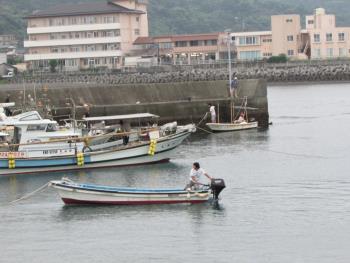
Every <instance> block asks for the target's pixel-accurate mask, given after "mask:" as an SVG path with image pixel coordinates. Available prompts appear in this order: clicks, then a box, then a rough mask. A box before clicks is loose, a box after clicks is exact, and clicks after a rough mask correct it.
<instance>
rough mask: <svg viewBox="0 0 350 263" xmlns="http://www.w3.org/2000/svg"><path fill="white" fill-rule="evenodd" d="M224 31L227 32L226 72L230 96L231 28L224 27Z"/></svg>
mask: <svg viewBox="0 0 350 263" xmlns="http://www.w3.org/2000/svg"><path fill="white" fill-rule="evenodd" d="M225 33H227V52H228V74H229V87H230V94H231V97H232V92H231V89H232V86H231V85H232V63H231V29H226V30H225Z"/></svg>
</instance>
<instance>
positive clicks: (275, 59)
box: [267, 54, 288, 63]
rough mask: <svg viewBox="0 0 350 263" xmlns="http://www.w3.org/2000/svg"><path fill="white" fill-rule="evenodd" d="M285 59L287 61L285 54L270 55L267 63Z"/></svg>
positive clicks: (283, 61) (280, 61)
mask: <svg viewBox="0 0 350 263" xmlns="http://www.w3.org/2000/svg"><path fill="white" fill-rule="evenodd" d="M287 61H288V58H287V56H286V54H280V55H278V56H272V57H269V59H268V60H267V62H268V63H286V62H287Z"/></svg>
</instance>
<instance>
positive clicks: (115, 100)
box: [0, 80, 268, 127]
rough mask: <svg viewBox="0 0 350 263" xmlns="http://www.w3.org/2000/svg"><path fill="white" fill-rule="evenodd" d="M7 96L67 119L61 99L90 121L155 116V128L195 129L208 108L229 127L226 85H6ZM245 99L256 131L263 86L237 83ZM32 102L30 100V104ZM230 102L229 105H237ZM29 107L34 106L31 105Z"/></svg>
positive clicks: (264, 112) (262, 115) (263, 108)
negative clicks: (92, 118)
mask: <svg viewBox="0 0 350 263" xmlns="http://www.w3.org/2000/svg"><path fill="white" fill-rule="evenodd" d="M7 94H10V95H11V100H13V101H15V102H16V104H17V105H18V106H19V107H22V106H23V102H24V97H25V98H26V100H25V101H26V104H28V103H29V104H30V101H28V96H30V97H31V98H33V100H36V101H37V104H38V105H39V106H40V105H45V104H46V105H51V106H52V109H53V110H52V112H53V114H54V115H63V114H70V113H71V109H70V108H69V107H67V105H66V104H67V98H72V99H73V100H74V101H75V103H76V105H78V107H77V117H78V118H80V117H82V115H83V114H84V108H83V107H82V105H83V104H84V103H86V104H89V105H91V110H90V115H91V116H98V115H113V114H127V113H138V112H151V113H154V114H157V115H159V116H161V119H160V122H162V123H163V122H168V121H174V120H177V121H179V123H186V122H194V123H197V122H198V121H199V120H200V119H201V118H202V117H203V116H204V114H205V113H206V112H207V111H208V103H212V104H214V105H217V107H219V108H220V116H221V121H229V120H230V116H229V112H230V111H229V105H230V99H229V91H228V85H227V81H223V80H217V81H186V82H171V83H141V84H120V85H116V84H97V83H93V84H85V83H84V84H79V83H66V84H63V83H62V84H57V83H48V84H33V83H32V84H10V85H1V86H0V97H1V98H5V97H6V95H7ZM237 94H238V96H239V97H240V98H243V97H245V96H247V98H248V106H249V107H252V108H256V110H252V111H250V112H249V116H250V117H252V118H256V119H257V120H258V121H259V122H260V124H261V126H264V127H266V126H267V125H268V101H267V84H266V82H265V81H264V80H242V81H240V85H239V88H238V92H237ZM35 98H36V99H35ZM241 103H242V101H241V99H235V105H241ZM33 106H34V107H35V103H34V105H33Z"/></svg>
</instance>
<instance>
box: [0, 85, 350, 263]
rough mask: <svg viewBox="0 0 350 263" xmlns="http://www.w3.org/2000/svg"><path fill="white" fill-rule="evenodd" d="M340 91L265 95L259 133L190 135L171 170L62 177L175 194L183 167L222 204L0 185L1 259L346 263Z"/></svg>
mask: <svg viewBox="0 0 350 263" xmlns="http://www.w3.org/2000/svg"><path fill="white" fill-rule="evenodd" d="M349 98H350V84H328V85H310V86H302V85H301V86H286V87H282V86H278V87H271V88H269V103H270V115H271V120H272V121H273V123H274V125H273V126H272V127H271V128H270V130H269V131H265V132H257V131H249V132H238V133H226V134H220V135H208V134H198V135H195V136H193V137H192V138H191V139H190V140H189V141H188V142H186V144H184V145H183V146H181V147H180V148H179V149H178V150H177V151H176V153H174V159H173V162H171V163H169V164H162V165H154V166H144V167H133V168H118V169H107V170H97V171H90V172H78V173H67V174H65V175H67V176H69V177H70V178H72V179H74V180H77V181H81V182H92V183H98V184H106V185H117V186H135V187H138V186H140V187H145V186H147V187H164V186H166V187H169V186H170V187H172V186H173V187H178V186H183V185H184V183H185V181H186V179H187V174H188V173H189V169H190V167H191V163H192V162H193V161H197V160H198V161H199V162H200V163H201V164H202V166H203V167H204V168H205V169H206V170H207V172H208V173H209V174H211V175H213V176H216V177H222V178H224V179H225V180H226V184H227V186H228V188H227V189H225V190H224V192H223V194H222V198H223V199H222V201H221V204H220V207H213V206H211V205H208V204H205V205H193V206H190V205H175V206H147V207H64V206H63V204H62V202H61V200H60V199H59V198H58V196H57V195H56V193H55V192H53V191H52V190H49V191H45V192H43V193H41V194H39V195H36V196H34V197H33V198H31V199H29V200H26V201H23V202H21V203H18V204H16V205H14V206H8V205H7V204H8V202H9V201H11V200H14V199H16V198H18V197H20V196H22V195H24V194H26V193H28V192H31V191H33V190H34V189H36V188H38V187H40V186H41V185H43V184H45V183H46V182H48V181H49V180H52V179H58V178H60V177H62V174H41V175H38V176H28V175H26V176H16V177H8V178H1V179H0V205H1V206H0V218H1V219H0V220H1V223H0V234H1V237H0V262H4V263H5V262H6V263H11V262H48V263H51V262H79V261H80V262H180V261H184V262H240V263H241V262H247V263H248V262H249V263H250V262H269V263H270V262H276V263H277V262H278V263H280V262H337V263H338V262H349V261H350V250H349V249H348V247H349V240H350V174H349V168H350V164H349V160H350V158H349V157H350V154H349V147H350V140H349V129H350V99H349Z"/></svg>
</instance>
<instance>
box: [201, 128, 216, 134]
mask: <svg viewBox="0 0 350 263" xmlns="http://www.w3.org/2000/svg"><path fill="white" fill-rule="evenodd" d="M197 129H199V130H201V131H204V132H207V133H209V134H214V135H215V133H213V132H211V131H208V130H206V129H203V128H201V127H197Z"/></svg>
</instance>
